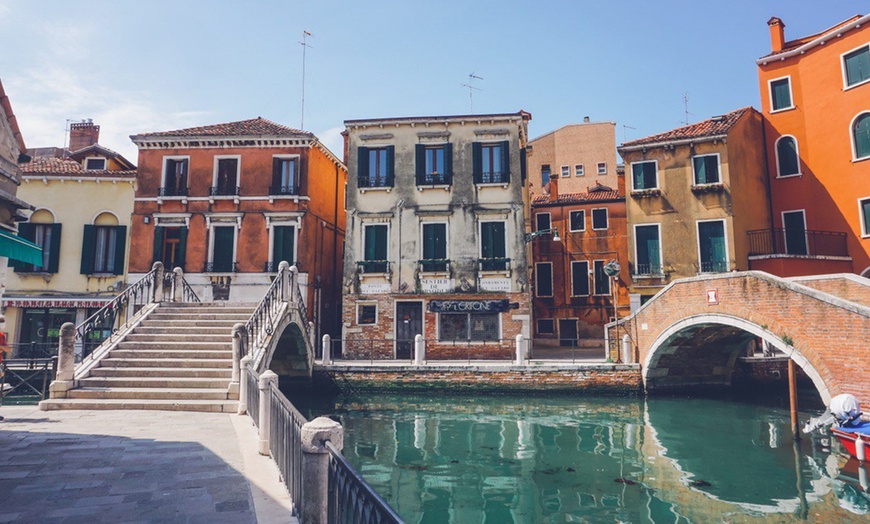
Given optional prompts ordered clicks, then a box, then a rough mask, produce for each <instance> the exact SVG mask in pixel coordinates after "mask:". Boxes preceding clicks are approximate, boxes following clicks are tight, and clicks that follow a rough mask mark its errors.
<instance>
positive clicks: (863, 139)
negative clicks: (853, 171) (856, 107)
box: [852, 113, 870, 160]
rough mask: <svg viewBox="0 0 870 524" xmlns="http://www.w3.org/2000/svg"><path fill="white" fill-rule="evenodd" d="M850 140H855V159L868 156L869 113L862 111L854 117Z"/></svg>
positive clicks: (869, 152)
mask: <svg viewBox="0 0 870 524" xmlns="http://www.w3.org/2000/svg"><path fill="white" fill-rule="evenodd" d="M852 140H853V141H854V142H855V159H856V160H857V159H861V158H868V157H870V113H864V114H863V115H861V116H859V117H858V118H856V119H855V124H854V125H853V127H852Z"/></svg>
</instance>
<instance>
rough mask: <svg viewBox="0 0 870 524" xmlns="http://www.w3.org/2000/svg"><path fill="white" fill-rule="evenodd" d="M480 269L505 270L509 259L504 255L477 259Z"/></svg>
mask: <svg viewBox="0 0 870 524" xmlns="http://www.w3.org/2000/svg"><path fill="white" fill-rule="evenodd" d="M478 262H479V263H480V270H481V271H505V270H507V269H510V262H511V259H509V258H505V257H495V258H481V259H478Z"/></svg>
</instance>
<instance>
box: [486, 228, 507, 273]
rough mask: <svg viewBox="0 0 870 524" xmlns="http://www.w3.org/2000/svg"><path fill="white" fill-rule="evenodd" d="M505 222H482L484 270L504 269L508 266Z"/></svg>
mask: <svg viewBox="0 0 870 524" xmlns="http://www.w3.org/2000/svg"><path fill="white" fill-rule="evenodd" d="M506 256H507V252H506V249H505V223H504V222H481V223H480V269H481V270H482V271H502V270H505V269H507V268H508V263H509V262H510V259H509V258H506Z"/></svg>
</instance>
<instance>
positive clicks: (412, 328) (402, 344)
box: [396, 302, 423, 360]
mask: <svg viewBox="0 0 870 524" xmlns="http://www.w3.org/2000/svg"><path fill="white" fill-rule="evenodd" d="M422 334H423V303H422V302H396V358H397V359H399V360H403V359H407V360H410V359H411V356H412V355H413V354H414V337H415V336H417V335H422Z"/></svg>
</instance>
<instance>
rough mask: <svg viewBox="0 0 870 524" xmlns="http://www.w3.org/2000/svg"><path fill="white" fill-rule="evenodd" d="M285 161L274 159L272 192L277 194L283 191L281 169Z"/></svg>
mask: <svg viewBox="0 0 870 524" xmlns="http://www.w3.org/2000/svg"><path fill="white" fill-rule="evenodd" d="M282 162H283V159H281V158H273V159H272V190H273V191H276V192H280V191H281V168H282V167H283V166H282V164H281V163H282Z"/></svg>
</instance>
